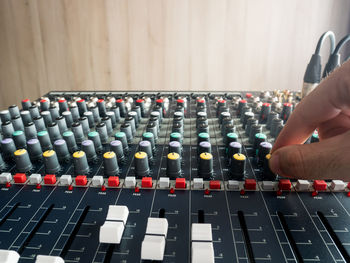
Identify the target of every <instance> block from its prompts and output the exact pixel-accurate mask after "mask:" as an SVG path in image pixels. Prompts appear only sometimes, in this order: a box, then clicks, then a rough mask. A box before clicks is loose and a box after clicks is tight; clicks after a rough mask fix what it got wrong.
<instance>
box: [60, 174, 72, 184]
mask: <svg viewBox="0 0 350 263" xmlns="http://www.w3.org/2000/svg"><path fill="white" fill-rule="evenodd" d="M60 183H61V185H71V184H72V176H71V175H69V174H64V175H62V176H61V177H60Z"/></svg>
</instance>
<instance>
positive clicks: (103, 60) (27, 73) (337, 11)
mask: <svg viewBox="0 0 350 263" xmlns="http://www.w3.org/2000/svg"><path fill="white" fill-rule="evenodd" d="M349 10H350V2H349V1H347V0H323V1H319V0H309V1H304V0H293V1H291V0H290V1H280V0H259V1H258V0H0V36H1V37H0V61H1V63H0V106H1V107H7V106H8V105H10V104H13V103H20V100H21V99H22V98H24V97H29V98H30V99H35V98H37V97H39V96H40V95H42V94H44V93H46V92H48V91H49V90H72V89H74V90H162V89H166V90H206V91H210V90H238V89H239V90H242V89H245V90H258V89H259V90H260V89H261V90H269V89H293V90H296V89H299V88H300V87H301V83H302V78H303V74H304V70H305V67H306V64H307V62H308V60H309V58H310V56H311V54H312V52H313V50H314V48H315V46H316V42H317V40H318V37H319V36H320V35H321V34H322V33H323V32H324V31H326V30H329V29H331V30H333V31H334V32H335V33H336V36H337V37H338V39H339V38H340V37H342V36H344V35H345V34H346V33H350V22H349V21H350V12H349ZM327 49H328V44H327V47H326V48H325V49H324V50H322V52H323V53H324V55H325V56H326V53H327V51H328V50H327ZM348 50H349V49H348Z"/></svg>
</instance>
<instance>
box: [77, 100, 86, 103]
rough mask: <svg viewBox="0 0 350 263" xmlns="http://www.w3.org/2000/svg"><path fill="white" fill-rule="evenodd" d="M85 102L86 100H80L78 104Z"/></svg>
mask: <svg viewBox="0 0 350 263" xmlns="http://www.w3.org/2000/svg"><path fill="white" fill-rule="evenodd" d="M84 101H85V100H84V99H80V100H78V101H77V102H78V103H83V102H84Z"/></svg>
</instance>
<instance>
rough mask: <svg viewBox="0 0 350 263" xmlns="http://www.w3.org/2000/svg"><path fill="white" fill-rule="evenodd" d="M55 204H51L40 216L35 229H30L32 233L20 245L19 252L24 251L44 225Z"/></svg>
mask: <svg viewBox="0 0 350 263" xmlns="http://www.w3.org/2000/svg"><path fill="white" fill-rule="evenodd" d="M53 207H54V205H53V204H52V205H50V206H49V208H48V209H47V210H46V211H45V212H44V214H43V215H42V216H41V217H40V219H39V220H38V222H37V223H36V224H35V226H34V227H33V229H32V230H31V231H30V233H29V234H28V236H27V237H26V238H25V240H24V241H23V243H22V244H21V245H20V247H19V249H18V250H17V252H18V254H21V253H22V252H23V250H24V249H25V247H26V246H27V245H28V244H29V242H30V240H31V239H32V238H33V237H34V235H35V232H36V231H38V229H39V227H40V226H41V225H42V223H43V222H44V221H45V220H46V218H47V216H48V215H49V213H50V212H51V211H52V209H53Z"/></svg>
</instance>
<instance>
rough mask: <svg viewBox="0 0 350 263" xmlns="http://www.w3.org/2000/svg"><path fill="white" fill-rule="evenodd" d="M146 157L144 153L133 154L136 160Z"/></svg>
mask: <svg viewBox="0 0 350 263" xmlns="http://www.w3.org/2000/svg"><path fill="white" fill-rule="evenodd" d="M146 157H147V153H145V152H137V153H135V158H136V159H144V158H146Z"/></svg>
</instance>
